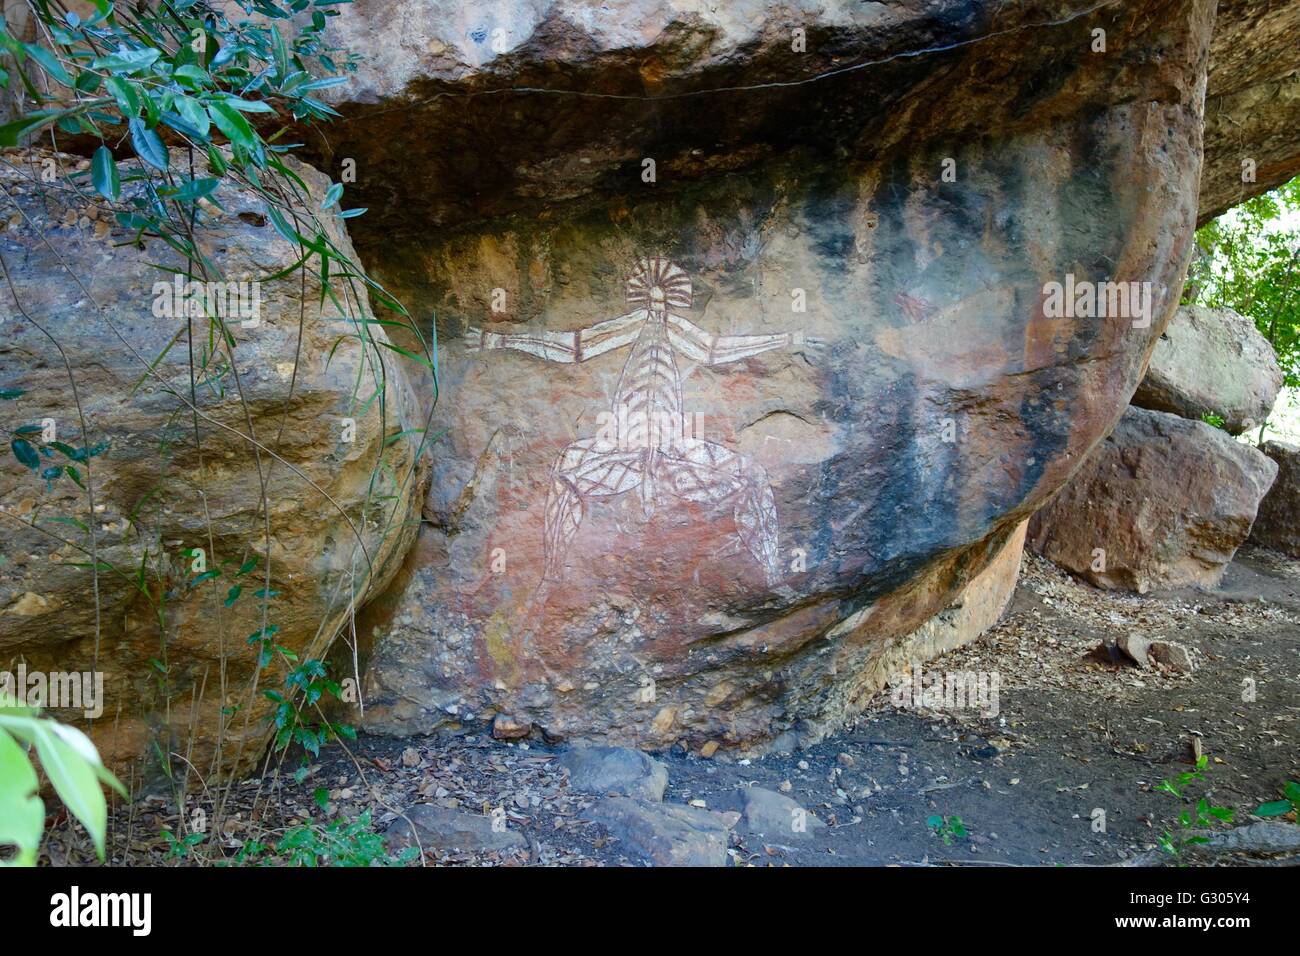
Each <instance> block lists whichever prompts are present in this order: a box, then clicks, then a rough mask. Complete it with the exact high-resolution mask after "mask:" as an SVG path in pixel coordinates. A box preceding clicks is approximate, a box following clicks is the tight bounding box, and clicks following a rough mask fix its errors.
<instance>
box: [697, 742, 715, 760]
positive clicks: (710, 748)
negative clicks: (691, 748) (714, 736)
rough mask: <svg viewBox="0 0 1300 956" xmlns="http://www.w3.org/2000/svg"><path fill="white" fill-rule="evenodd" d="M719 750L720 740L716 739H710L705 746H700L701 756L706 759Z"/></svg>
mask: <svg viewBox="0 0 1300 956" xmlns="http://www.w3.org/2000/svg"><path fill="white" fill-rule="evenodd" d="M717 752H718V742H717V741H716V740H710V741H709V742H708V743H706V744H705V745H704V746H703V747H701V748H700V756H701V757H703V758H704V759H705V760H708V759H709V758H710V757H712V756H713V755H714V754H715V753H717Z"/></svg>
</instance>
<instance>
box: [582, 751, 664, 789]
mask: <svg viewBox="0 0 1300 956" xmlns="http://www.w3.org/2000/svg"><path fill="white" fill-rule="evenodd" d="M559 762H560V766H561V767H564V768H565V769H567V770H568V771H569V786H570V787H572V788H573V789H574V790H581V791H583V792H585V793H598V794H602V795H607V794H611V793H613V794H618V795H621V796H629V797H639V798H641V799H643V800H650V801H659V800H662V799H663V798H664V788H666V787H667V786H668V768H667V767H665V766H664V765H663V764H661V763H660V762H659V761H658V760H654V759H652V758H651V757H648V756H646V755H645V754H643V753H642V752H641V751H639V750H633V749H632V748H630V747H576V748H574V749H573V750H568V751H566V752H565V753H563V754H561V755H560V759H559Z"/></svg>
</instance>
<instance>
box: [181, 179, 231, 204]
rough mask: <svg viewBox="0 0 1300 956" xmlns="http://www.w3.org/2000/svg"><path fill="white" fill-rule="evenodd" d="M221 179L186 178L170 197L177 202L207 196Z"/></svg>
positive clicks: (190, 200) (188, 201)
mask: <svg viewBox="0 0 1300 956" xmlns="http://www.w3.org/2000/svg"><path fill="white" fill-rule="evenodd" d="M220 182H221V180H219V179H213V178H210V177H209V178H203V179H187V180H186V181H185V182H184V183H183V184H182V185H181V187H180V189H177V190H176V192H175V193H174V194H173V195H172V197H171V198H172V199H175V200H176V201H177V202H183V203H193V202H197V201H198V200H200V199H203V198H205V197H207V196H210V195H212V193H213V192H214V191H215V190H216V188H217V186H218V185H219V184H220Z"/></svg>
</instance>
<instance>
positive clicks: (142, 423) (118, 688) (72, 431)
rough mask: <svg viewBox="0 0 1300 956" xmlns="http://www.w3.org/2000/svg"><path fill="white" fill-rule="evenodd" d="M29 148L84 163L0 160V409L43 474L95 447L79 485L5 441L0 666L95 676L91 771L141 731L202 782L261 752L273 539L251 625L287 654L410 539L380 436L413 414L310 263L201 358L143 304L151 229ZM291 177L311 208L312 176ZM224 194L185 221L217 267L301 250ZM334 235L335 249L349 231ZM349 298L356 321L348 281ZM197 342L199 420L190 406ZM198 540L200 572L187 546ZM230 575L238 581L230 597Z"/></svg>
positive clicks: (134, 752)
mask: <svg viewBox="0 0 1300 956" xmlns="http://www.w3.org/2000/svg"><path fill="white" fill-rule="evenodd" d="M45 158H52V159H54V160H55V161H56V162H57V163H58V164H59V165H60V166H61V167H64V168H65V169H67V170H69V171H71V170H73V169H81V170H84V168H85V167H86V165H87V163H86V161H85V160H78V159H77V158H76V157H72V156H66V155H52V154H46V153H42V152H39V151H33V152H30V153H18V152H11V153H9V154H7V155H6V157H5V162H3V163H0V185H2V186H3V189H4V191H5V193H6V194H7V195H9V196H11V197H12V198H13V200H14V202H15V203H16V208H13V207H11V213H12V215H11V217H10V218H9V221H8V225H7V227H6V228H5V229H4V232H3V234H0V256H3V262H4V271H5V272H6V274H7V278H8V279H9V280H11V281H12V286H10V285H9V283H8V282H5V283H3V285H2V286H0V310H2V311H0V317H2V319H3V325H2V328H3V334H2V335H0V389H3V390H4V391H5V393H6V394H7V395H10V396H12V395H14V394H15V393H16V397H11V399H10V400H7V401H0V416H3V423H4V426H5V427H6V428H7V429H8V430H9V431H10V432H14V431H15V430H17V429H19V428H21V427H23V426H33V427H34V429H35V430H34V432H33V431H29V432H28V433H27V438H28V439H29V443H30V446H31V447H32V449H33V451H34V452H35V453H37V454H39V458H40V461H39V468H40V469H44V468H47V467H53V466H56V465H59V464H60V463H62V464H68V463H71V460H70V459H69V458H67V457H66V456H65V455H63V454H62V453H60V452H57V451H55V450H54V449H55V448H56V447H57V446H55V445H53V444H52V442H54V441H58V442H62V443H64V444H65V445H66V446H68V447H69V448H70V449H72V450H74V451H75V450H77V449H82V448H85V447H88V446H89V447H93V448H95V449H96V454H94V455H93V456H91V457H90V458H89V461H88V462H81V463H78V464H77V465H76V466H75V467H77V468H78V470H79V474H80V477H81V481H82V482H83V484H84V486H85V487H84V489H83V488H82V487H79V486H78V485H77V484H76V483H74V481H73V480H72V479H70V478H69V477H67V476H66V475H64V476H59V475H57V474H56V475H55V476H54V477H53V478H52V479H49V480H47V479H46V478H45V477H44V476H43V475H42V474H41V473H40V472H39V471H33V470H30V469H28V468H26V467H24V466H23V464H21V463H20V462H19V461H18V460H16V458H15V457H14V456H13V455H11V454H10V448H9V447H5V449H4V452H5V454H4V459H3V461H2V462H0V507H2V508H3V511H2V512H0V528H3V532H2V533H3V534H4V536H5V543H4V547H3V553H4V557H5V560H4V561H3V562H0V655H2V657H3V660H4V665H0V669H9V665H10V663H11V662H13V661H20V660H21V661H25V665H26V668H27V670H28V671H29V672H30V671H36V670H41V671H77V672H81V671H92V670H96V669H98V670H100V671H102V672H103V673H104V685H105V686H104V701H103V714H102V716H100V717H99V718H98V719H96V720H95V721H93V724H92V726H91V728H90V729H91V732H92V735H93V736H94V738H95V740H96V743H97V744H98V746H99V748H100V751H101V753H103V754H104V755H105V759H106V760H107V762H109V763H110V764H112V765H114V766H116V767H118V768H119V769H121V768H122V767H123V765H124V762H125V761H126V760H128V759H130V758H135V757H140V756H143V755H145V754H146V753H149V752H151V748H150V739H151V738H152V737H153V736H154V735H155V734H157V735H158V736H159V738H160V742H161V745H162V746H163V748H164V749H165V750H169V749H173V748H174V749H176V750H177V751H178V752H179V753H181V754H184V755H185V756H186V757H187V758H188V759H189V760H191V761H193V763H194V764H195V766H196V767H198V768H199V769H201V770H202V771H203V772H205V773H206V772H207V769H208V768H209V767H210V766H211V763H210V760H211V759H212V758H214V757H215V756H217V754H218V751H220V757H221V759H222V761H223V762H230V761H233V759H234V757H235V756H236V755H237V754H238V753H239V752H240V750H241V748H243V755H244V757H246V758H255V757H256V756H257V755H258V753H259V752H260V750H261V741H262V739H263V734H264V731H265V723H264V721H263V719H262V718H263V716H264V715H265V713H266V711H267V710H268V709H269V708H270V706H271V704H270V703H269V702H268V701H267V700H265V699H264V698H263V697H262V695H261V693H260V689H279V690H283V679H284V673H283V671H282V670H281V668H280V665H279V661H278V660H277V662H276V664H275V665H274V666H272V667H271V668H270V669H269V670H268V671H267V672H266V673H264V674H263V676H262V679H261V682H260V688H259V690H258V692H256V693H254V692H253V691H252V688H251V686H250V678H251V675H252V673H253V671H254V667H253V662H254V660H255V654H256V649H255V648H253V647H250V646H249V645H248V643H247V640H246V638H247V636H248V635H249V634H250V633H253V632H257V631H258V630H259V628H260V625H261V610H260V603H261V602H260V600H259V598H258V596H257V595H256V592H257V591H259V590H262V589H263V588H265V587H266V586H267V584H268V579H267V578H266V576H265V575H266V571H267V566H268V562H267V559H266V552H267V542H266V537H265V536H266V534H267V533H268V532H269V535H270V548H269V569H270V577H269V586H270V588H271V589H272V591H273V592H278V593H273V594H272V595H271V597H272V600H271V601H270V602H269V605H268V617H267V623H268V624H269V625H271V626H273V627H276V628H278V631H276V632H275V641H276V642H277V643H278V644H280V645H281V646H283V647H285V648H288V649H289V650H291V651H294V652H297V653H298V654H299V656H300V658H302V659H306V658H308V657H316V658H320V657H322V656H323V655H324V650H325V648H326V647H327V646H328V644H329V642H330V641H331V640H332V639H333V638H334V635H335V634H336V633H337V632H338V629H339V627H340V625H341V624H342V623H343V622H344V621H345V620H346V619H347V618H348V616H349V606H350V603H351V602H352V599H353V595H354V593H355V595H356V599H357V601H358V602H359V601H362V600H364V598H365V595H366V594H367V592H368V590H369V589H371V588H376V589H377V588H381V587H382V586H383V585H384V584H385V583H386V582H387V581H388V580H389V579H390V578H391V576H392V574H393V572H394V571H395V570H396V568H397V566H398V564H399V563H400V560H401V557H402V555H403V553H404V551H405V550H406V547H407V545H408V544H409V542H410V540H411V538H412V535H413V532H414V527H413V524H412V521H411V519H412V518H413V517H414V518H417V519H418V508H419V500H420V498H421V496H422V493H423V487H422V484H421V476H422V469H417V467H416V462H415V458H416V456H415V448H414V446H413V445H411V444H410V443H408V442H405V441H397V442H394V443H391V444H388V445H387V447H386V444H385V436H387V435H391V434H393V433H395V432H397V431H400V430H402V429H403V428H409V427H417V425H418V423H417V422H416V421H415V418H416V414H417V412H416V404H417V403H416V401H415V397H414V394H413V392H412V390H411V386H410V384H409V382H408V381H407V379H406V377H405V375H404V373H403V371H402V369H401V367H400V366H399V365H396V364H395V363H394V362H393V361H392V360H391V355H388V356H386V357H384V358H383V359H382V361H383V362H384V365H385V367H386V384H385V385H384V386H383V394H384V395H385V396H386V398H385V400H384V401H380V400H379V399H378V397H376V398H375V400H373V401H370V402H367V398H369V397H370V396H372V395H374V394H375V393H376V390H377V388H379V387H380V386H379V384H378V379H377V374H378V373H377V371H376V369H377V368H378V365H377V360H378V359H379V355H378V353H379V351H380V350H378V349H376V348H375V347H374V346H373V345H371V346H369V347H367V348H366V349H364V350H363V348H362V346H361V344H360V342H359V341H358V340H357V338H356V337H355V335H354V334H353V333H354V331H355V326H353V325H352V324H350V323H348V322H347V321H344V320H342V319H341V318H339V317H338V313H339V310H338V307H336V306H333V305H331V304H328V303H327V304H326V305H325V306H324V307H323V308H322V306H321V304H320V298H319V292H320V287H319V282H318V281H313V280H312V279H311V278H310V277H309V278H308V280H307V281H306V283H305V284H304V283H303V282H302V281H301V280H300V278H299V276H297V275H293V276H291V277H289V278H287V279H283V280H278V281H269V282H263V283H262V284H261V285H260V287H259V290H260V291H259V292H258V293H257V296H258V299H257V311H256V313H254V312H253V310H252V309H251V308H250V309H249V310H248V311H247V313H244V312H241V313H239V315H238V316H233V315H230V316H229V321H228V328H229V331H230V334H231V335H233V336H234V337H235V339H236V343H237V344H236V345H235V346H234V348H233V354H234V357H235V363H234V365H233V367H232V366H231V364H230V363H229V361H228V359H226V358H224V356H225V355H226V353H225V352H224V351H223V352H221V353H220V355H219V356H217V358H213V359H211V360H210V361H209V362H207V363H206V366H205V363H204V361H203V358H204V356H209V357H210V356H212V355H213V351H212V346H211V343H212V341H213V339H212V337H210V329H209V327H208V320H207V319H206V318H196V319H194V320H193V323H192V326H187V320H186V319H185V317H184V315H183V314H179V313H173V314H174V315H178V317H169V316H168V315H166V314H162V315H160V314H157V313H158V311H159V306H164V308H162V309H161V311H162V312H164V313H165V312H166V309H165V306H166V305H167V304H168V303H170V304H172V305H176V303H175V302H174V301H171V299H170V297H169V287H172V286H173V283H172V281H171V279H172V277H171V276H169V275H168V274H167V273H163V272H160V271H159V270H158V269H156V268H154V267H153V266H152V265H151V263H161V264H163V265H177V264H178V263H177V262H176V260H175V258H174V257H172V256H170V255H169V253H168V250H167V249H166V248H165V247H163V245H162V243H161V241H149V242H146V243H145V244H144V245H143V246H142V247H136V246H134V245H132V244H131V242H130V240H131V237H132V235H133V233H132V232H130V231H127V230H125V229H122V228H120V227H118V226H117V225H116V224H115V223H114V221H113V219H112V213H111V211H110V210H109V209H107V208H106V206H104V205H101V204H100V203H99V202H97V201H95V200H92V199H90V198H88V197H87V196H86V195H85V194H84V192H82V193H79V192H78V191H75V190H73V189H71V188H69V187H67V186H66V185H65V186H62V187H60V188H49V187H47V186H45V184H43V183H41V182H40V179H39V175H38V174H39V172H40V170H41V168H42V161H43V160H44V159H45ZM300 172H301V175H302V176H303V177H304V178H305V180H306V182H307V184H308V185H309V187H310V188H311V190H312V191H313V192H312V197H314V199H313V198H312V197H309V200H308V201H309V202H312V201H314V202H316V203H319V200H320V196H321V195H323V190H324V188H325V182H324V177H322V176H320V175H319V174H318V173H316V172H315V171H314V170H311V169H309V168H306V167H301V168H300ZM126 177H127V173H126V172H123V179H124V180H126ZM217 199H218V200H219V201H220V202H221V203H222V205H223V206H224V209H225V212H224V214H221V215H219V216H217V218H215V219H214V220H212V221H210V222H205V221H204V220H202V219H200V222H199V227H198V231H197V238H198V241H199V242H200V243H201V244H202V246H203V248H204V249H205V251H206V252H207V253H208V254H209V255H210V256H211V257H212V259H213V261H214V262H216V263H217V264H218V266H219V267H220V268H221V270H222V273H223V275H225V276H226V277H228V278H230V279H232V280H235V279H247V280H252V279H256V278H257V277H259V276H265V275H267V274H270V273H273V272H276V271H278V270H280V269H283V268H285V267H286V266H288V265H289V264H290V263H292V262H293V261H294V260H295V259H296V258H297V255H296V248H295V247H294V246H291V244H290V243H289V242H287V241H286V240H284V239H282V238H281V237H280V236H279V235H278V234H277V233H276V232H275V230H274V229H273V227H272V226H271V225H270V224H269V223H268V222H267V219H266V217H265V215H264V209H263V208H262V205H261V202H260V201H259V200H255V199H254V198H253V197H252V196H251V195H249V194H244V193H242V192H239V191H237V190H234V189H231V190H230V191H229V192H227V191H226V190H225V189H224V187H223V189H222V190H220V191H219V192H218V194H217ZM328 227H329V229H330V232H331V238H332V239H333V240H334V241H335V242H336V243H338V244H339V245H340V246H341V247H342V248H343V249H344V250H348V249H350V246H349V245H348V240H347V235H346V233H345V232H344V231H343V230H342V228H341V226H339V225H337V224H329V226H328ZM159 282H161V283H162V287H161V288H159V287H157V286H156V285H155V283H159ZM245 291H249V292H250V294H251V287H246V290H245ZM339 294H340V295H341V296H343V297H344V299H346V295H347V290H340V293H339ZM160 297H161V298H160ZM241 304H244V305H251V300H248V299H246V300H241ZM355 305H356V307H357V308H359V309H360V311H361V314H364V315H367V316H368V315H369V311H368V306H367V305H366V301H365V297H364V290H362V292H361V299H360V301H359V302H357V303H355ZM182 311H183V310H182ZM191 327H192V329H193V336H192V339H190V338H189V337H187V328H191ZM371 328H372V329H373V328H378V327H377V326H372V327H371ZM371 334H372V335H373V336H374V340H380V339H382V338H383V332H382V331H380V332H379V333H378V334H375V333H374V332H372V333H371ZM169 344H170V348H169ZM191 345H192V348H193V354H194V355H195V357H196V358H195V366H196V368H197V371H196V373H195V378H196V384H195V386H194V394H195V396H196V401H195V406H196V407H197V410H198V414H197V415H196V414H194V413H193V412H191V410H190V408H189V406H188V405H187V404H186V402H187V401H188V399H189V396H190V395H191V377H190V374H191V373H190V368H191V365H190V359H189V356H190V347H191ZM331 349H332V350H333V352H332V354H331ZM65 358H66V361H67V365H66V366H65V364H64V360H65ZM155 360H156V364H154V371H153V372H150V371H149V370H148V366H149V365H150V363H155ZM295 362H296V370H295ZM345 419H350V420H351V425H350V426H349V425H347V423H346V422H345ZM345 427H346V430H347V431H350V432H352V433H353V434H352V435H345V434H344V431H345ZM250 434H251V436H252V437H253V438H255V439H256V441H257V443H258V445H257V446H253V445H252V444H251V443H250V442H249V440H248V438H247V437H245V436H248V435H250ZM196 435H197V442H196ZM349 437H351V439H352V440H350V441H349V440H348V438H349ZM255 452H256V453H255ZM381 459H382V460H383V462H384V469H381V470H380V471H381V472H382V473H379V474H377V473H376V466H377V464H378V463H379V462H380V460H381ZM263 483H265V488H266V495H265V500H266V501H267V502H268V503H269V508H263V507H262V502H263V494H262V487H263ZM88 493H93V496H94V497H93V501H94V512H93V518H92V517H91V511H90V508H89V504H90V501H89V498H88ZM78 522H79V524H78ZM88 523H93V525H94V527H95V530H96V535H95V545H94V547H95V548H97V551H98V559H99V561H100V573H99V575H98V592H99V602H98V603H99V611H98V614H97V613H96V610H95V605H96V602H95V600H94V596H93V595H94V588H95V581H94V576H93V575H92V573H91V561H90V554H91V551H92V543H91V540H90V537H89V534H88V530H87V529H88ZM195 548H201V549H202V550H203V552H204V554H203V558H202V561H201V564H196V563H195V562H196V557H197V556H195V555H193V554H191V553H187V552H191V549H195ZM254 561H256V563H255V564H252V562H254ZM246 562H248V563H249V570H248V571H247V572H246V573H245V574H242V575H240V574H239V573H238V572H239V570H240V568H241V565H244V564H245V563H246ZM205 568H206V570H204V569H205ZM137 574H140V575H143V577H142V578H141V579H138V578H137V577H136V576H137ZM232 587H238V588H240V589H241V591H240V596H237V597H235V598H234V599H233V600H232V599H231V598H230V594H231V591H230V589H231V588H232ZM335 676H339V677H342V676H344V675H335ZM223 709H224V710H223ZM55 713H57V714H58V715H59V716H60V717H62V718H66V717H69V716H71V715H70V714H68V713H65V712H62V711H56V712H55ZM245 744H247V746H244V745H245Z"/></svg>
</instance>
